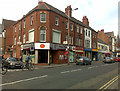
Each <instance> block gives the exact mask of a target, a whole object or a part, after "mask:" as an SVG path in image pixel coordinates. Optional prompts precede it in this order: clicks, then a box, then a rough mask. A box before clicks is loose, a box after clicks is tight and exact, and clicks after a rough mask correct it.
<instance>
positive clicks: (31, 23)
mask: <svg viewBox="0 0 120 91" xmlns="http://www.w3.org/2000/svg"><path fill="white" fill-rule="evenodd" d="M30 25H31V26H32V25H33V16H31V22H30Z"/></svg>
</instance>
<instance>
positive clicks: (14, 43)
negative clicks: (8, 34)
mask: <svg viewBox="0 0 120 91" xmlns="http://www.w3.org/2000/svg"><path fill="white" fill-rule="evenodd" d="M14 45H16V37H15V38H14Z"/></svg>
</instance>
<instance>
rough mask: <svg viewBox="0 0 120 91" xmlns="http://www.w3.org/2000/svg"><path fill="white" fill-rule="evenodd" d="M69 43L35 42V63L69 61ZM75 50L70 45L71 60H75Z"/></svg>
mask: <svg viewBox="0 0 120 91" xmlns="http://www.w3.org/2000/svg"><path fill="white" fill-rule="evenodd" d="M66 48H67V45H61V44H53V43H35V63H36V64H39V63H46V64H61V63H67V62H68V54H67V53H66ZM74 54H75V52H74V51H73V50H72V46H70V52H69V62H74Z"/></svg>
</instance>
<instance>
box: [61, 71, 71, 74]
mask: <svg viewBox="0 0 120 91" xmlns="http://www.w3.org/2000/svg"><path fill="white" fill-rule="evenodd" d="M68 72H70V71H63V72H61V73H62V74H64V73H68Z"/></svg>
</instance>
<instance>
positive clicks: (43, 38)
mask: <svg viewBox="0 0 120 91" xmlns="http://www.w3.org/2000/svg"><path fill="white" fill-rule="evenodd" d="M40 42H46V29H45V28H44V27H42V28H41V29H40Z"/></svg>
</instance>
